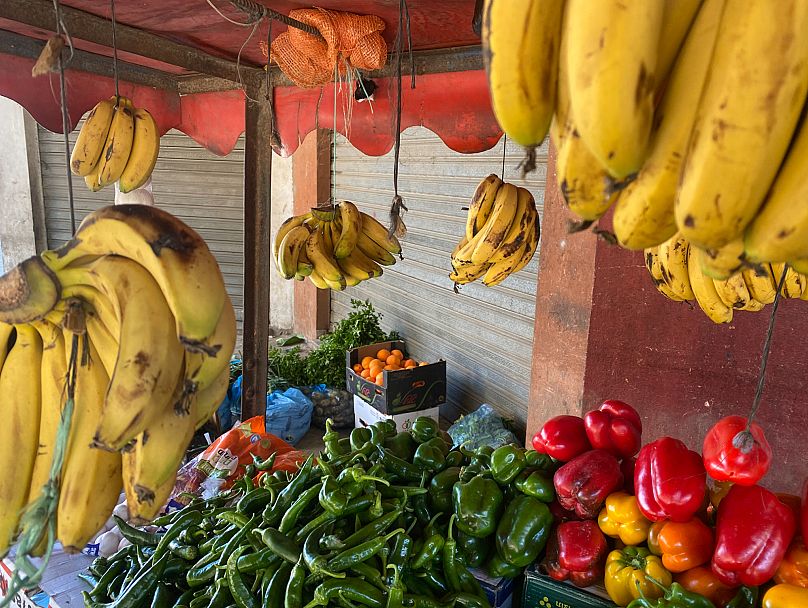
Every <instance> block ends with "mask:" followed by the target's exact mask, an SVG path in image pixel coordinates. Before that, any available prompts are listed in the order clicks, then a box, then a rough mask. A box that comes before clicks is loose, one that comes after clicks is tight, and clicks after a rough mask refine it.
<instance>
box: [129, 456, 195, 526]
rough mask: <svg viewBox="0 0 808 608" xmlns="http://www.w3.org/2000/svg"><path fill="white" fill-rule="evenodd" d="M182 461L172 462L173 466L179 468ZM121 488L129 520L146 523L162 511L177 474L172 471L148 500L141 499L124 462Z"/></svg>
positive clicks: (133, 479) (140, 523) (137, 523)
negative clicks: (124, 495) (124, 494)
mask: <svg viewBox="0 0 808 608" xmlns="http://www.w3.org/2000/svg"><path fill="white" fill-rule="evenodd" d="M181 465H182V461H181V460H180V461H178V462H175V463H174V468H175V469H179V467H180V466H181ZM121 477H123V489H124V492H125V493H126V506H127V507H128V509H129V521H130V523H133V524H135V525H143V524H147V523H148V522H150V521H151V520H153V519H154V518H155V517H157V515H158V514H159V513H160V511H162V509H163V507H164V506H165V504H166V503H167V502H168V499H169V498H170V497H171V492H172V491H173V490H174V484H175V482H176V481H177V474H176V473H174V474H173V475H172V476H171V477H170V478H169V479H168V481H166V482H165V483H164V484H163V485H161V486H160V487H159V488H157V489H156V490H155V492H154V494H153V496H152V497H150V498H151V500H150V501H146V500H143V501H141V500H140V498H139V497H138V494H137V491H136V490H135V483H136V481H135V478H134V475H133V474H132V473H131V472H130V471H129V470H128V469H127V465H126V463H124V465H123V472H122V474H121Z"/></svg>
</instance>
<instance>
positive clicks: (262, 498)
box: [236, 488, 273, 515]
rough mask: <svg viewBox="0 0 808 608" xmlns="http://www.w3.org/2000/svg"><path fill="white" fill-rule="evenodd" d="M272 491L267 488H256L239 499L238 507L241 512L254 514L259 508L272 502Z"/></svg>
mask: <svg viewBox="0 0 808 608" xmlns="http://www.w3.org/2000/svg"><path fill="white" fill-rule="evenodd" d="M272 498H273V494H272V491H271V490H269V489H267V488H255V489H254V490H252V491H251V492H249V493H247V494H245V495H244V496H243V497H242V498H241V500H239V501H238V504H237V505H236V509H237V510H238V511H239V512H240V513H245V514H246V515H254V514H255V513H257V512H258V511H259V510H261V509H263V508H264V507H266V506H267V505H268V504H270V503H271V502H272Z"/></svg>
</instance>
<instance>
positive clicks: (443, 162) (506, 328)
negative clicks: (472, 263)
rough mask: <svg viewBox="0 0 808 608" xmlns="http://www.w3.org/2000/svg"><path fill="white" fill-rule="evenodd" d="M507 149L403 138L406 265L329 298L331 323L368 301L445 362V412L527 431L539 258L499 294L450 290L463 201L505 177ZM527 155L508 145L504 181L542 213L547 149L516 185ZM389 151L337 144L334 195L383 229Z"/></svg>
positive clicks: (420, 348)
mask: <svg viewBox="0 0 808 608" xmlns="http://www.w3.org/2000/svg"><path fill="white" fill-rule="evenodd" d="M502 148H503V144H502V142H500V143H499V144H498V145H497V146H496V147H495V148H493V149H492V150H489V151H487V152H483V153H480V154H470V155H463V154H458V153H456V152H453V151H452V150H450V149H449V148H447V147H446V146H445V145H444V144H443V142H442V141H441V140H440V139H439V138H438V137H437V136H436V135H435V134H434V133H432V132H431V131H429V130H427V129H425V128H423V127H417V128H411V129H408V130H407V131H405V133H404V134H403V135H402V143H401V165H400V169H399V192H400V193H401V195H402V196H403V198H404V201H405V204H406V205H407V207H408V208H409V212H408V213H407V214H406V217H405V221H406V224H407V228H408V234H407V236H406V238H405V239H404V240H403V247H404V257H405V259H404V261H403V262H399V263H398V264H396V265H395V266H393V267H388V268H385V272H384V276H382V277H381V278H380V279H374V280H372V281H366V282H364V283H361V284H360V285H358V286H356V287H353V288H349V289H348V290H346V291H344V292H342V293H337V292H334V293H333V296H332V300H331V301H332V304H331V320H332V323H333V322H335V321H337V320H339V319H341V318H344V317H345V316H346V315H347V313H348V312H349V311H350V301H351V299H352V298H357V299H368V300H370V301H371V303H372V304H373V306H374V307H375V308H376V309H377V310H379V311H380V312H381V313H382V314H383V315H384V319H383V325H384V327H385V329H387V330H390V329H396V330H398V331H399V332H400V333H401V334H402V337H403V338H404V339H405V340H406V341H407V342H408V343H409V344H410V345H411V348H412V353H413V354H414V355H415V356H416V357H418V358H419V359H424V360H437V359H439V358H442V359H446V361H447V376H448V391H449V392H448V395H447V402H448V403H447V407H448V410H447V411H446V412H445V414H447V415H450V416H451V415H454V414H457V413H460V412H462V411H469V410H473V409H475V408H476V407H477V406H479V405H480V404H481V403H489V404H491V405H492V406H494V407H495V408H496V409H497V410H498V411H499V412H500V413H502V414H503V415H505V416H507V417H510V418H513V419H514V420H516V421H517V422H518V423H519V424H520V425H521V426H524V424H525V420H526V417H527V402H528V390H529V384H530V369H531V354H532V344H533V321H534V317H535V298H536V284H537V272H538V258H539V256H538V254H537V255H536V256H535V257H534V258H533V260H532V261H531V262H530V264H528V266H527V267H526V268H525V269H524V270H522V271H521V272H519V273H517V274H516V275H513V276H512V277H510V278H508V279H507V280H506V281H505V282H504V283H502V284H500V285H499V286H498V287H495V288H488V287H485V286H483V285H482V284H481V283H473V284H471V285H467V286H464V287H462V288H461V292H460V294H455V293H453V291H452V283H451V281H450V280H449V278H448V274H449V271H450V270H451V266H450V261H449V260H450V255H451V252H452V249H454V247H455V245H456V244H457V243H458V241H459V240H460V239H461V238H462V236H463V233H464V230H465V218H466V212H465V211H464V210H463V209H462V207H467V206H468V204H469V199H470V198H471V195H472V194H473V192H474V189H475V187H476V186H477V184H478V183H479V181H480V180H481V179H482V178H483V177H485V176H486V175H488V174H489V173H497V174H500V173H501V171H502V151H503V149H502ZM522 156H523V152H522V150H521V149H520V148H519V147H518V146H516V145H512V144H511V143H508V145H507V150H506V164H505V176H506V179H507V181H510V182H512V183H515V184H518V185H520V186H523V187H526V188H528V189H529V190H530V191H531V192H532V193H533V196H534V197H535V199H536V203H537V205H538V207H539V212H540V214H541V212H542V210H543V206H544V181H545V177H546V170H547V150H546V146H545V147H542V148H541V149H540V151H539V158H538V169H537V170H536V171H535V172H533V173H531V174H530V176H529V177H528V179H527V180H524V181H523V180H522V179H520V171H519V170H518V165H519V163H520V161H521V160H522ZM392 174H393V153H392V151H391V152H390V153H389V154H387V155H385V156H383V157H369V156H365V155H363V154H362V153H361V152H359V151H357V150H355V149H354V148H353V147H352V146H351V145H350V143H348V142H347V140H345V139H340V140H339V142H338V145H337V157H336V196H337V198H338V199H347V200H351V201H354V202H356V203H357V204H358V205H359V207H360V208H361V209H362V210H363V211H365V212H367V213H371V214H373V215H375V216H376V217H377V218H379V219H380V220H382V222H383V223H384V224H387V223H388V220H387V217H388V211H389V208H390V202H391V200H392V196H393V193H392Z"/></svg>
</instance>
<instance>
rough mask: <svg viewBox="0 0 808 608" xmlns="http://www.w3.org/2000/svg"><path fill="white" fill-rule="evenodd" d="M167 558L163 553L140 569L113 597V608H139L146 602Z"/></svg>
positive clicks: (158, 579)
mask: <svg viewBox="0 0 808 608" xmlns="http://www.w3.org/2000/svg"><path fill="white" fill-rule="evenodd" d="M175 525H176V524H175ZM168 560H169V556H168V555H163V556H162V557H160V558H159V559H157V560H155V561H154V562H152V564H151V566H149V567H148V568H146V569H145V570H142V571H141V572H140V574H139V575H138V576H137V577H136V578H134V579H133V580H132V582H131V583H130V584H129V585H128V586H127V587H126V589H125V590H124V591H123V593H121V595H120V596H118V597H116V598H115V601H114V602H113V605H114V606H115V608H141V606H143V604H144V603H145V602H146V598H150V597H151V596H152V594H153V593H154V589H155V587H157V583H158V582H159V581H160V577H161V576H162V575H163V570H164V569H165V566H166V563H168Z"/></svg>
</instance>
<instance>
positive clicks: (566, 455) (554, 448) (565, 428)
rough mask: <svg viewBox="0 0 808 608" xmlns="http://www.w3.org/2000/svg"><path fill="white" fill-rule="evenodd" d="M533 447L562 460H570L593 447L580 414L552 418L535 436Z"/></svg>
mask: <svg viewBox="0 0 808 608" xmlns="http://www.w3.org/2000/svg"><path fill="white" fill-rule="evenodd" d="M533 449H534V450H536V451H537V452H541V453H542V454H548V455H549V456H552V457H553V458H555V459H556V460H560V461H561V462H569V461H570V460H572V459H573V458H575V457H576V456H578V455H579V454H583V453H584V452H587V451H589V450H591V449H592V446H591V445H589V440H588V439H587V438H586V429H584V421H583V419H582V418H581V417H580V416H556V417H555V418H550V420H548V421H547V422H545V423H544V426H542V427H541V428H540V429H539V432H538V433H536V434H535V435H534V436H533Z"/></svg>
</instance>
